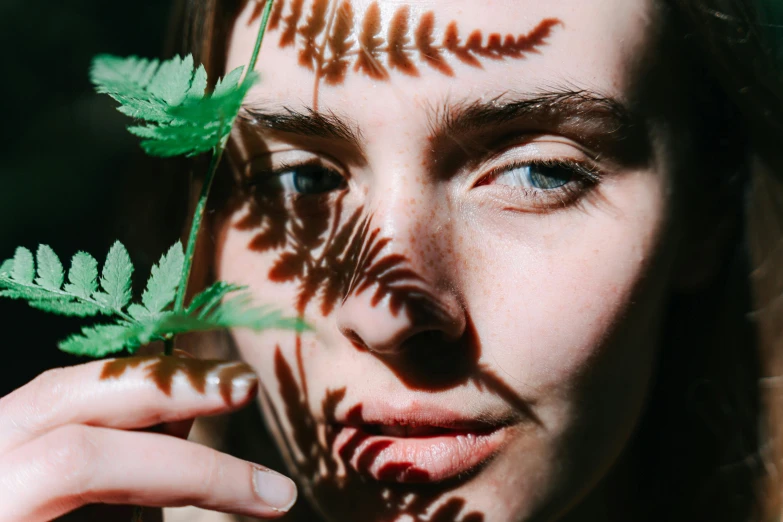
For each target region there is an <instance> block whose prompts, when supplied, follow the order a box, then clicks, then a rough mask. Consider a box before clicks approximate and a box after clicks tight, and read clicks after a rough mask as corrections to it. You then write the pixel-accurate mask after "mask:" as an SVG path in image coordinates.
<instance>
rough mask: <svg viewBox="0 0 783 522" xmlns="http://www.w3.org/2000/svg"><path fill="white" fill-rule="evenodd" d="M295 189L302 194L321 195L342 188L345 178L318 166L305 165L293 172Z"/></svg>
mask: <svg viewBox="0 0 783 522" xmlns="http://www.w3.org/2000/svg"><path fill="white" fill-rule="evenodd" d="M291 176H292V181H293V186H294V189H295V190H296V191H297V192H299V193H300V194H321V193H323V192H329V191H331V190H336V189H338V188H340V187H341V186H342V184H343V177H342V176H340V175H339V174H337V173H336V172H332V171H330V170H328V169H325V168H323V167H321V166H318V165H305V166H302V167H297V168H295V169H293V170H292V171H291Z"/></svg>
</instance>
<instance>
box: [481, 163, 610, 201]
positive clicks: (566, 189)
mask: <svg viewBox="0 0 783 522" xmlns="http://www.w3.org/2000/svg"><path fill="white" fill-rule="evenodd" d="M536 166H538V167H549V168H558V167H559V168H563V169H565V170H567V171H569V172H570V173H572V174H573V175H574V179H571V180H569V181H567V182H566V183H564V184H563V185H561V186H559V187H556V188H552V189H539V188H532V187H512V186H509V185H495V186H494V187H495V190H501V191H503V192H504V193H505V195H506V196H508V197H511V198H514V199H522V200H525V201H527V202H528V203H529V202H531V201H532V202H533V204H534V205H535V206H536V207H537V208H539V209H547V208H552V207H560V208H565V207H567V206H569V205H571V204H574V203H576V202H577V201H578V200H580V199H581V198H583V197H585V196H586V195H587V194H588V193H589V192H590V191H591V190H592V189H594V188H595V187H597V186H598V184H599V183H600V182H601V180H602V177H603V176H602V174H601V172H600V171H599V170H598V169H597V168H596V167H595V166H594V165H592V164H591V163H588V162H584V161H578V160H572V159H538V160H530V161H516V162H511V163H508V164H505V165H502V166H500V167H495V168H493V169H491V170H490V171H489V172H488V173H487V174H485V175H483V176H482V177H481V179H480V180H479V182H478V183H477V184H476V185H475V186H477V187H478V186H484V185H487V184H488V182H491V181H493V180H494V179H496V178H498V177H499V176H501V175H503V174H507V173H509V172H512V171H513V170H515V169H520V168H525V167H536Z"/></svg>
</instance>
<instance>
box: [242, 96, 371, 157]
mask: <svg viewBox="0 0 783 522" xmlns="http://www.w3.org/2000/svg"><path fill="white" fill-rule="evenodd" d="M239 118H240V119H241V120H242V121H244V122H245V123H249V124H251V125H258V126H261V127H263V128H265V129H268V130H271V131H276V132H284V133H290V134H295V135H298V136H301V137H307V138H321V139H327V140H329V139H331V140H339V141H344V142H348V143H350V144H351V145H354V146H355V147H356V148H360V146H361V143H362V133H361V130H360V129H359V125H358V124H357V123H356V122H354V121H353V120H351V119H349V118H347V117H344V116H339V115H337V114H335V113H334V112H332V111H316V110H315V109H313V108H312V107H305V108H304V109H303V110H295V109H293V108H291V107H282V108H280V109H278V110H276V111H274V112H273V111H270V110H265V109H263V108H262V107H261V106H245V107H243V108H242V111H240V113H239Z"/></svg>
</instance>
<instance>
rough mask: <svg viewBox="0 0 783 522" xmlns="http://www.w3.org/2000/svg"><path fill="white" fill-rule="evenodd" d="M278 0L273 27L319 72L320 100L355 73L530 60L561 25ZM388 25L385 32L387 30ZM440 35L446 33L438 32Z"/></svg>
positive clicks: (259, 6)
mask: <svg viewBox="0 0 783 522" xmlns="http://www.w3.org/2000/svg"><path fill="white" fill-rule="evenodd" d="M265 4H266V0H263V1H260V2H257V3H256V5H255V7H254V10H253V13H252V14H251V16H250V19H249V21H248V24H252V23H255V22H257V21H258V18H259V17H260V15H261V12H262V11H263V8H264V6H265ZM307 4H308V5H307V6H306V5H305V1H304V0H276V1H275V4H274V5H273V7H272V13H271V16H270V19H269V25H268V30H269V31H270V33H272V34H273V35H274V36H273V38H277V44H278V46H279V47H281V48H286V47H293V48H295V49H296V50H297V54H298V61H299V65H301V66H302V67H306V68H308V69H310V70H311V71H313V73H314V74H315V81H314V84H315V93H314V97H315V101H314V103H313V105H314V106H316V107H317V96H318V86H319V84H320V82H321V81H323V82H325V83H326V84H328V85H337V84H340V83H342V82H343V81H344V80H345V77H346V75H347V74H348V73H349V72H354V73H356V74H361V75H364V76H368V77H370V78H373V79H375V80H388V79H389V78H390V76H391V74H392V73H400V74H403V75H405V76H413V77H417V76H419V74H420V71H421V69H422V68H426V69H432V70H434V71H437V72H439V73H441V74H444V75H446V76H453V75H454V69H453V68H452V64H453V63H455V62H459V63H462V64H465V65H468V66H470V67H475V68H479V69H480V68H482V67H483V65H482V64H483V63H484V62H486V61H490V60H491V61H497V60H507V59H516V60H519V59H524V58H526V57H527V56H528V55H530V54H534V53H539V52H540V49H541V48H542V47H543V46H545V45H546V44H547V43H548V42H549V39H550V37H551V36H552V34H553V32H554V31H555V29H556V28H558V27H561V26H563V22H562V21H561V20H559V19H557V18H546V19H544V20H541V22H539V23H538V24H537V25H536V26H535V27H531V28H530V30H529V31H528V32H527V33H523V34H501V33H488V34H486V35H485V34H484V33H483V32H482V31H481V30H479V29H475V28H464V27H460V26H459V24H457V22H456V21H454V20H452V21H450V22H448V23H446V24H445V25H441V24H440V23H439V21H438V20H436V18H435V13H434V12H433V11H426V12H424V13H421V14H411V9H410V6H408V5H401V6H399V7H398V8H397V9H396V10H395V11H394V12H393V14H392V15H391V17H390V19H389V20H388V21H387V22H388V23H386V24H384V23H383V22H384V20H383V19H382V14H381V8H380V6H379V4H378V2H372V3H371V4H370V5H369V6H368V7H367V9H366V10H365V11H364V12H363V13H360V12H356V11H355V10H354V8H353V4H352V2H351V1H350V0H337V1H329V0H313V1H312V3H310V2H309V1H308V2H307ZM384 27H386V30H384ZM437 33H442V36H440V37H436V34H437Z"/></svg>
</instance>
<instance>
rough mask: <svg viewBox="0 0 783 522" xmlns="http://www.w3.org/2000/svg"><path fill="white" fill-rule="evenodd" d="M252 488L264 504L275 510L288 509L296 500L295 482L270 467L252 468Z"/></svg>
mask: <svg viewBox="0 0 783 522" xmlns="http://www.w3.org/2000/svg"><path fill="white" fill-rule="evenodd" d="M253 489H255V491H256V495H258V498H260V499H261V501H262V502H264V503H265V504H266V505H268V506H269V507H271V508H272V509H274V510H275V511H288V510H289V509H291V506H293V505H294V502H296V496H297V491H296V484H294V481H293V480H291V479H290V478H288V477H286V476H284V475H281V474H280V473H277V472H276V471H272V470H271V469H264V468H254V469H253Z"/></svg>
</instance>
